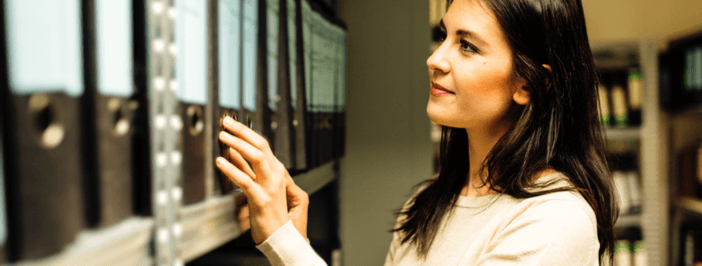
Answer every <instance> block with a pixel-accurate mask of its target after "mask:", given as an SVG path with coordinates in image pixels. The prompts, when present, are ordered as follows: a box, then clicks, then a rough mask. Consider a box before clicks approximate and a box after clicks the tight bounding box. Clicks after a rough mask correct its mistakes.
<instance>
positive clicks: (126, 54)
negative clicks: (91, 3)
mask: <svg viewBox="0 0 702 266" xmlns="http://www.w3.org/2000/svg"><path fill="white" fill-rule="evenodd" d="M95 4H96V12H95V14H96V19H95V23H96V29H97V33H96V35H97V78H98V79H97V81H98V84H97V89H98V91H99V92H100V94H103V95H110V96H118V97H129V96H131V95H132V93H133V92H134V86H133V83H132V77H133V70H132V68H133V66H132V58H133V56H132V2H131V1H114V0H97V1H96V2H95Z"/></svg>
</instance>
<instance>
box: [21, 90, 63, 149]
mask: <svg viewBox="0 0 702 266" xmlns="http://www.w3.org/2000/svg"><path fill="white" fill-rule="evenodd" d="M58 111H59V110H58V109H56V108H55V106H54V104H53V102H52V101H51V98H50V97H49V96H48V95H46V94H33V95H32V96H30V97H29V112H30V114H31V119H33V120H34V126H35V129H36V132H37V133H38V134H39V142H40V143H41V145H42V146H43V147H45V148H47V149H51V148H54V147H56V146H58V145H59V144H61V141H63V137H64V136H65V129H64V127H63V125H62V124H61V123H60V119H59V118H60V114H59V113H58Z"/></svg>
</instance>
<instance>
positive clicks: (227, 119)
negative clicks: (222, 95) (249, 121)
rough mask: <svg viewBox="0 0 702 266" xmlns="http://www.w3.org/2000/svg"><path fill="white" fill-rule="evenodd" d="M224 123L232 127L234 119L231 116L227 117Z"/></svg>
mask: <svg viewBox="0 0 702 266" xmlns="http://www.w3.org/2000/svg"><path fill="white" fill-rule="evenodd" d="M224 123H225V124H227V125H230V126H231V125H234V119H233V118H231V117H230V116H226V117H225V118H224Z"/></svg>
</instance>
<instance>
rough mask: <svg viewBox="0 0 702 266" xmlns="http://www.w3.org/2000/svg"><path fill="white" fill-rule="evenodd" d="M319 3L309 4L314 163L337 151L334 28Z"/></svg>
mask: <svg viewBox="0 0 702 266" xmlns="http://www.w3.org/2000/svg"><path fill="white" fill-rule="evenodd" d="M319 10H320V7H319V6H316V5H310V12H309V14H310V16H309V17H310V23H311V24H310V35H311V36H310V38H311V41H310V42H311V45H310V46H311V48H310V49H311V52H310V53H311V56H310V57H309V61H308V63H309V65H310V67H309V69H310V72H311V73H310V75H311V77H310V82H311V84H308V86H309V87H310V91H311V95H310V97H308V99H310V100H311V104H308V106H309V109H308V112H309V113H310V114H311V115H312V121H313V125H312V126H313V133H312V134H313V136H314V138H313V139H314V143H313V146H314V148H313V152H314V153H315V156H314V165H315V166H318V165H322V164H324V163H327V162H329V161H331V160H333V158H334V156H333V151H334V125H335V120H334V117H335V116H334V85H335V84H334V78H335V77H334V74H335V72H334V69H335V64H334V47H335V41H334V38H333V36H334V31H333V26H332V24H331V23H330V22H329V20H328V18H327V17H325V15H324V14H322V13H320V12H319Z"/></svg>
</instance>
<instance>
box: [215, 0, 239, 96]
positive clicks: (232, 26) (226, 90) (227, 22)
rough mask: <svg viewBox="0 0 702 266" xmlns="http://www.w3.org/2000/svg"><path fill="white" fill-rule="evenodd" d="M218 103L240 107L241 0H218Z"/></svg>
mask: <svg viewBox="0 0 702 266" xmlns="http://www.w3.org/2000/svg"><path fill="white" fill-rule="evenodd" d="M218 12H219V16H218V17H219V18H218V20H219V21H218V23H219V40H218V42H219V71H220V73H219V105H220V106H222V107H226V108H231V109H240V108H241V1H240V0H219V11H218Z"/></svg>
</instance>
